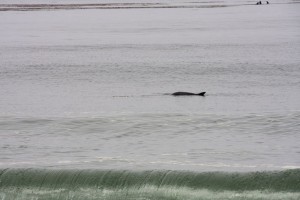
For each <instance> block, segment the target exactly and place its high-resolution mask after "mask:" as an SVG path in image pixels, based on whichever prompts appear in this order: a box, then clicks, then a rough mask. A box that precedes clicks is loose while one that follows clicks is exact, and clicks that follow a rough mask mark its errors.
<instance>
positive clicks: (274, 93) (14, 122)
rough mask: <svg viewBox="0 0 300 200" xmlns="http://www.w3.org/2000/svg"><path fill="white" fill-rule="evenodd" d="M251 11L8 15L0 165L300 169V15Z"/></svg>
mask: <svg viewBox="0 0 300 200" xmlns="http://www.w3.org/2000/svg"><path fill="white" fill-rule="evenodd" d="M8 2H9V3H10V4H13V3H15V4H18V3H20V2H21V1H13V2H12V1H3V0H1V1H0V7H1V8H4V7H5V6H6V7H8V6H7V4H8ZM37 2H38V1H31V2H29V3H33V4H34V3H35V4H36V3H37ZM49 2H50V3H61V4H66V3H70V1H49ZM74 2H75V3H83V1H74ZM95 2H96V3H103V2H104V1H91V2H85V3H95ZM115 3H118V2H117V1H116V2H115ZM127 3H128V2H127ZM133 3H141V2H140V1H139V2H137V1H135V2H133ZM143 3H149V2H143ZM158 3H161V4H166V3H167V4H168V5H169V4H170V5H179V4H180V5H190V4H189V3H188V2H183V1H176V2H173V4H172V2H169V1H168V2H158ZM4 4H5V5H4ZM194 4H201V5H202V4H205V2H198V3H197V2H194ZM206 4H207V3H206ZM254 4H255V2H252V1H251V2H250V1H247V2H242V1H225V2H221V3H220V2H219V3H218V2H210V4H209V5H215V6H209V7H193V8H192V7H188V8H184V6H177V7H176V8H175V7H174V8H163V9H158V8H147V9H134V8H132V9H101V10H100V9H88V10H85V9H84V10H83V9H72V10H64V9H58V10H51V9H50V10H47V9H40V10H38V11H33V10H30V9H29V10H26V11H16V10H6V11H1V12H0V152H1V153H0V167H1V168H27V167H39V168H67V169H68V168H78V169H86V168H93V169H109V170H111V169H129V170H148V169H164V170H165V169H173V170H192V171H264V170H267V171H269V170H285V169H295V168H299V167H300V140H299V130H300V121H299V117H300V104H299V99H300V93H299V88H300V79H299V78H300V12H299V10H300V4H298V2H297V1H274V2H271V4H269V5H265V4H264V5H261V6H256V5H254ZM216 5H217V6H216ZM222 5H226V6H222ZM145 6H147V4H145ZM148 7H149V6H148ZM177 91H188V92H195V93H199V92H203V91H206V92H207V95H206V96H205V97H199V96H191V97H174V96H171V95H169V94H171V93H172V92H177Z"/></svg>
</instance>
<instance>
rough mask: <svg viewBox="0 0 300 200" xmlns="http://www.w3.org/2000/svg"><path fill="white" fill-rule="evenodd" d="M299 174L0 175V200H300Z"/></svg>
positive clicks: (97, 172) (88, 172)
mask: <svg viewBox="0 0 300 200" xmlns="http://www.w3.org/2000/svg"><path fill="white" fill-rule="evenodd" d="M299 198H300V170H299V169H297V170H286V171H277V172H249V173H223V172H203V173H196V172H184V171H111V170H48V169H2V170H0V199H3V200H8V199H299Z"/></svg>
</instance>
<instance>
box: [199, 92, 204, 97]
mask: <svg viewBox="0 0 300 200" xmlns="http://www.w3.org/2000/svg"><path fill="white" fill-rule="evenodd" d="M205 93H206V92H201V93H199V94H198V95H200V96H204V95H205Z"/></svg>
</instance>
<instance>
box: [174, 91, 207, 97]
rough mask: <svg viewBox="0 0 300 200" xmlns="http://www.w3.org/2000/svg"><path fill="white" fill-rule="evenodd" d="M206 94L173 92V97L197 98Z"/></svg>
mask: <svg viewBox="0 0 300 200" xmlns="http://www.w3.org/2000/svg"><path fill="white" fill-rule="evenodd" d="M205 93H206V92H201V93H191V92H174V93H173V94H171V95H173V96H192V95H198V96H204V95H205Z"/></svg>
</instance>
